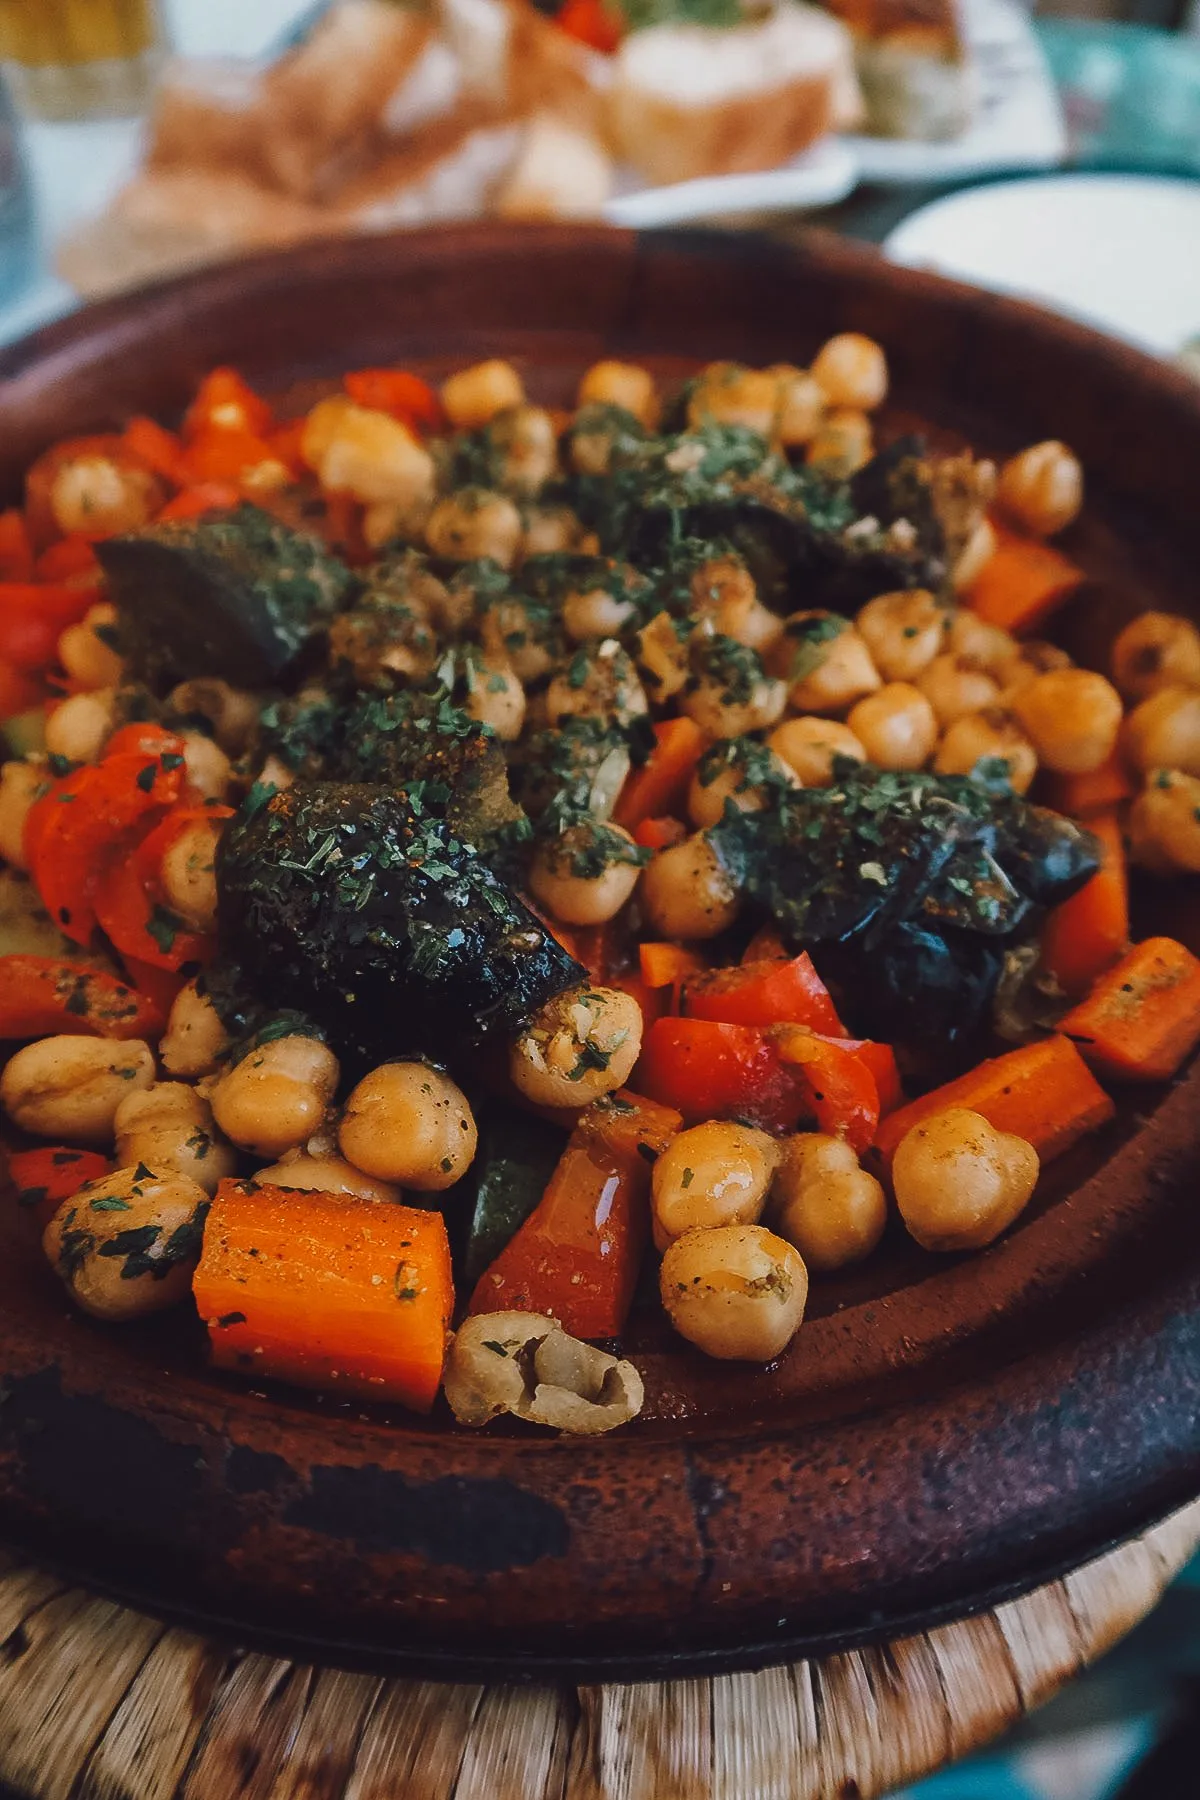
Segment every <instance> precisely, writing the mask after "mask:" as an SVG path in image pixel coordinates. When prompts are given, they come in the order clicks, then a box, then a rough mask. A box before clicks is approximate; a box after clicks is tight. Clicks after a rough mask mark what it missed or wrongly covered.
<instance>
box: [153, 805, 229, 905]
mask: <svg viewBox="0 0 1200 1800" xmlns="http://www.w3.org/2000/svg"><path fill="white" fill-rule="evenodd" d="M223 826H224V821H223V820H221V819H197V820H196V821H195V823H194V824H191V825H185V826H184V828H183V830H182V831H180V832H179V834H178V836H177V837H176V838H175V839H174V840H173V841H172V843H171V844H170V846H169V847H168V849H167V852H166V854H165V855H164V857H163V859H162V868H161V871H160V875H161V880H162V888H163V898H164V899H165V901H166V903H167V905H168V906H169V907H170V909H171V911H172V912H174V913H178V915H179V917H180V918H181V919H182V920H183V923H184V924H185V925H186V926H187V927H188V929H189V930H190V931H203V932H212V931H215V930H216V928H217V878H216V875H215V873H214V858H215V856H216V853H217V845H218V843H219V842H220V840H221V832H222V829H223Z"/></svg>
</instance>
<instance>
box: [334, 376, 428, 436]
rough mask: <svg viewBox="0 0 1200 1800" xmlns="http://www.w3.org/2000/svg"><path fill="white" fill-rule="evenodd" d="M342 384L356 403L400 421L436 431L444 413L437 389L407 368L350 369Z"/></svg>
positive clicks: (418, 427) (425, 429)
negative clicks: (410, 372)
mask: <svg viewBox="0 0 1200 1800" xmlns="http://www.w3.org/2000/svg"><path fill="white" fill-rule="evenodd" d="M343 386H344V387H345V389H346V392H347V393H348V394H349V396H350V398H351V399H352V400H353V401H354V403H355V405H356V406H367V407H370V409H371V410H372V412H385V413H390V414H391V416H392V417H393V418H394V419H399V420H400V422H401V424H404V425H411V426H414V427H416V428H417V429H418V430H421V431H438V430H440V429H441V427H442V426H443V425H444V424H445V420H446V415H445V414H444V413H443V411H442V403H441V401H440V400H439V399H438V396H437V393H436V391H435V390H434V389H433V388H431V387H430V385H429V383H428V382H427V381H422V380H421V377H420V376H419V375H410V374H409V372H408V371H407V369H352V370H351V371H350V373H349V374H348V375H346V376H345V377H344V378H343Z"/></svg>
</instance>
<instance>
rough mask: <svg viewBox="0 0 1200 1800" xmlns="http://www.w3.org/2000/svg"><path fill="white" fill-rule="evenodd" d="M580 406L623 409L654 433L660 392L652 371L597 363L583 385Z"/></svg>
mask: <svg viewBox="0 0 1200 1800" xmlns="http://www.w3.org/2000/svg"><path fill="white" fill-rule="evenodd" d="M578 403H579V405H580V406H620V407H622V408H624V410H625V411H626V412H627V413H632V414H633V416H634V418H635V419H636V420H637V421H638V423H639V425H644V426H645V427H646V430H647V431H653V430H654V428H655V426H656V425H657V424H658V418H659V413H660V411H661V410H662V409H661V406H660V404H659V398H658V390H657V388H656V387H655V385H654V377H653V375H651V373H650V371H649V369H639V368H638V366H637V364H636V363H623V362H598V363H593V364H592V366H591V368H590V369H589V370H588V371H587V373H586V374H585V375H584V377H583V380H582V381H581V382H580V384H579V402H578Z"/></svg>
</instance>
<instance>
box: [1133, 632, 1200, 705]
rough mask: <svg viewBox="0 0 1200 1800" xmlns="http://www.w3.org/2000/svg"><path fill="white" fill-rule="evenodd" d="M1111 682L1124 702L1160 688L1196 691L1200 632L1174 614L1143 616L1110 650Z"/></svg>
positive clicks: (1199, 680)
mask: <svg viewBox="0 0 1200 1800" xmlns="http://www.w3.org/2000/svg"><path fill="white" fill-rule="evenodd" d="M1112 671H1113V680H1114V681H1115V682H1116V684H1117V686H1118V687H1119V688H1120V690H1121V692H1122V693H1123V694H1124V696H1125V698H1126V699H1127V700H1146V699H1149V697H1150V695H1151V694H1157V693H1158V692H1159V691H1160V690H1161V689H1162V688H1171V687H1186V688H1200V631H1197V629H1196V627H1195V626H1194V625H1193V624H1192V621H1191V620H1190V619H1181V618H1180V617H1179V615H1178V614H1177V613H1165V612H1144V613H1141V614H1139V616H1138V617H1137V618H1136V619H1133V620H1131V621H1130V623H1129V624H1128V625H1127V626H1126V627H1125V629H1124V631H1122V632H1121V633H1120V634H1119V636H1118V637H1117V640H1116V642H1115V643H1114V645H1113V648H1112Z"/></svg>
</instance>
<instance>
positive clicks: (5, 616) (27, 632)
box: [0, 581, 94, 673]
mask: <svg viewBox="0 0 1200 1800" xmlns="http://www.w3.org/2000/svg"><path fill="white" fill-rule="evenodd" d="M93 599H94V595H93V593H92V591H91V589H90V588H87V587H66V586H54V587H42V586H39V585H38V584H37V583H36V582H32V581H0V658H3V660H4V661H5V662H7V663H11V665H12V667H13V668H14V669H21V670H23V671H24V672H25V673H32V671H34V670H35V669H44V668H45V667H46V665H47V664H48V663H52V662H55V661H56V660H57V657H58V640H59V638H60V637H61V636H62V634H63V631H64V630H65V629H66V627H67V626H68V625H74V624H75V623H76V622H77V621H78V620H79V619H82V617H83V615H84V613H85V612H86V611H87V609H88V607H89V606H90V605H91V604H92V601H93Z"/></svg>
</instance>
